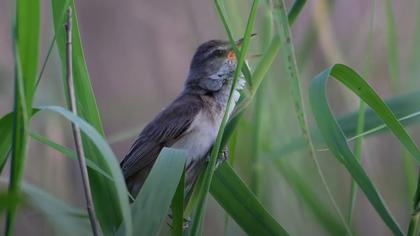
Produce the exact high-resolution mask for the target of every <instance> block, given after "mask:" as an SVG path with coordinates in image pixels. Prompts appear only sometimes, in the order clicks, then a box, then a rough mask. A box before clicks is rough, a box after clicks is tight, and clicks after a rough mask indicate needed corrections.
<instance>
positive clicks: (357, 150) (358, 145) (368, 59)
mask: <svg viewBox="0 0 420 236" xmlns="http://www.w3.org/2000/svg"><path fill="white" fill-rule="evenodd" d="M375 8H376V0H372V17H371V19H370V24H369V34H368V43H367V51H366V56H365V62H364V63H363V64H364V65H365V69H364V75H363V77H365V78H369V74H370V66H371V64H372V54H373V32H374V27H375V17H376V12H375ZM365 110H366V104H365V103H364V102H363V100H362V99H359V111H358V116H357V128H356V136H358V135H360V134H361V133H363V132H364V127H365ZM362 144H363V137H362V136H360V137H358V138H356V141H355V143H354V150H353V151H354V156H355V157H356V159H357V160H358V161H360V160H361V157H362ZM356 195H357V184H356V181H354V179H352V181H351V187H350V201H349V208H348V215H347V222H348V224H351V222H352V219H353V212H354V206H355V204H356Z"/></svg>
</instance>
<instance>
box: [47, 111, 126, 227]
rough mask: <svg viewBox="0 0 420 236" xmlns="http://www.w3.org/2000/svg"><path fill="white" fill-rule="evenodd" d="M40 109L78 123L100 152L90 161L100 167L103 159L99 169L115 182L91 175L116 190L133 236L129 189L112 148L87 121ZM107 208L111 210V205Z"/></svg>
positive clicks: (118, 200) (98, 174) (66, 113)
mask: <svg viewBox="0 0 420 236" xmlns="http://www.w3.org/2000/svg"><path fill="white" fill-rule="evenodd" d="M39 109H40V110H47V111H52V112H55V113H58V114H60V115H61V116H63V117H65V118H66V119H68V120H69V121H71V122H72V123H76V124H77V125H78V126H79V127H80V129H81V131H82V132H83V133H84V134H85V135H86V136H87V137H88V138H89V139H90V140H91V141H92V143H93V144H94V145H95V148H96V150H98V152H99V153H98V155H99V156H97V157H92V156H87V157H88V158H90V160H91V161H92V162H94V163H95V164H96V165H98V162H96V160H97V158H99V157H100V158H102V159H101V160H102V161H103V162H102V163H104V164H105V165H104V166H101V165H98V168H100V169H102V170H103V171H105V172H106V173H107V174H109V175H110V176H111V177H112V179H113V180H114V181H110V180H109V179H108V178H106V177H104V176H103V175H101V174H100V173H97V172H96V171H91V172H90V174H91V175H96V176H97V177H98V178H100V179H101V180H103V181H104V182H105V181H106V183H107V188H115V190H116V194H117V195H116V196H115V197H117V199H116V203H117V204H118V208H117V209H119V211H118V213H119V214H121V215H122V216H123V221H121V222H122V223H123V225H124V227H125V229H126V231H125V233H126V235H131V230H132V226H131V219H132V218H131V213H130V207H129V204H128V196H127V188H126V185H125V180H124V177H123V175H122V173H121V169H120V167H119V164H118V162H117V158H116V156H115V154H114V153H113V151H112V149H111V147H110V146H109V145H108V143H107V142H106V141H105V139H104V137H103V136H102V135H101V134H100V133H99V132H98V131H97V130H96V129H95V128H94V127H93V126H91V125H90V124H89V123H87V122H86V121H85V120H83V119H81V118H80V117H78V116H75V115H74V114H73V113H72V112H70V111H68V110H66V109H64V108H62V107H57V106H46V107H39ZM104 167H105V168H104ZM105 207H107V208H110V206H109V205H108V206H105ZM106 210H109V209H106ZM106 210H103V211H106ZM98 212H99V213H102V214H103V212H101V211H100V210H99V211H98ZM98 212H97V213H98ZM98 215H99V214H98ZM121 222H118V224H121ZM106 227H108V228H109V227H111V226H109V225H108V226H106ZM106 227H105V228H106ZM117 227H118V226H116V227H115V228H114V227H113V231H114V232H115V231H116V230H117ZM104 234H107V233H106V232H104Z"/></svg>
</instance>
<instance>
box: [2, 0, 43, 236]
mask: <svg viewBox="0 0 420 236" xmlns="http://www.w3.org/2000/svg"><path fill="white" fill-rule="evenodd" d="M15 10H16V15H15V18H14V20H13V26H12V30H13V32H12V35H13V55H14V62H15V99H14V116H13V135H12V149H11V157H12V158H11V171H10V182H9V193H10V194H12V195H13V196H18V195H19V194H20V192H21V187H22V179H23V173H24V169H25V161H26V156H27V152H28V139H29V132H28V130H29V117H30V116H29V113H30V112H31V109H32V100H33V95H34V92H35V87H36V86H35V84H36V73H37V69H38V54H39V35H40V34H39V33H40V3H39V1H38V0H33V1H23V0H21V1H16V9H15ZM16 211H17V207H16V206H13V207H11V208H10V209H9V211H8V212H7V218H6V228H5V235H8V236H9V235H13V229H14V225H15V218H16Z"/></svg>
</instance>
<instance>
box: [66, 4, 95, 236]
mask: <svg viewBox="0 0 420 236" xmlns="http://www.w3.org/2000/svg"><path fill="white" fill-rule="evenodd" d="M65 29H66V81H67V90H68V96H69V98H70V110H71V111H72V112H73V114H75V115H77V106H76V96H75V91H74V82H73V64H72V32H71V31H72V15H71V7H69V8H68V9H67V21H66V24H65ZM71 126H72V130H73V137H74V142H75V146H76V153H77V157H78V159H79V167H80V172H81V175H82V183H83V190H84V194H85V199H86V208H87V211H88V214H89V220H90V224H91V226H92V233H93V235H95V236H99V235H100V234H99V223H98V219H97V218H96V214H95V207H94V205H93V200H92V195H91V188H90V183H89V176H88V172H87V167H86V158H85V155H84V150H83V144H82V135H81V133H80V128H79V126H78V125H77V124H75V123H72V125H71Z"/></svg>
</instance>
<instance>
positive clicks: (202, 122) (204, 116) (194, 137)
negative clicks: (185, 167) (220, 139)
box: [172, 109, 223, 162]
mask: <svg viewBox="0 0 420 236" xmlns="http://www.w3.org/2000/svg"><path fill="white" fill-rule="evenodd" d="M222 116H223V114H222ZM221 119H222V117H221V116H218V115H211V114H210V113H209V112H207V111H205V110H204V109H203V110H202V111H200V112H199V113H198V114H197V115H196V117H195V119H194V121H193V122H192V123H191V125H190V127H189V128H188V130H187V131H186V132H185V134H184V135H183V136H182V137H181V138H180V139H179V140H178V141H176V142H175V143H174V144H173V145H172V147H173V148H178V149H183V150H185V151H187V153H188V161H187V162H190V161H192V160H197V159H200V158H206V155H207V153H208V152H209V151H210V148H211V146H212V145H213V143H214V141H215V140H216V136H217V131H218V129H219V126H220V122H221Z"/></svg>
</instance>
